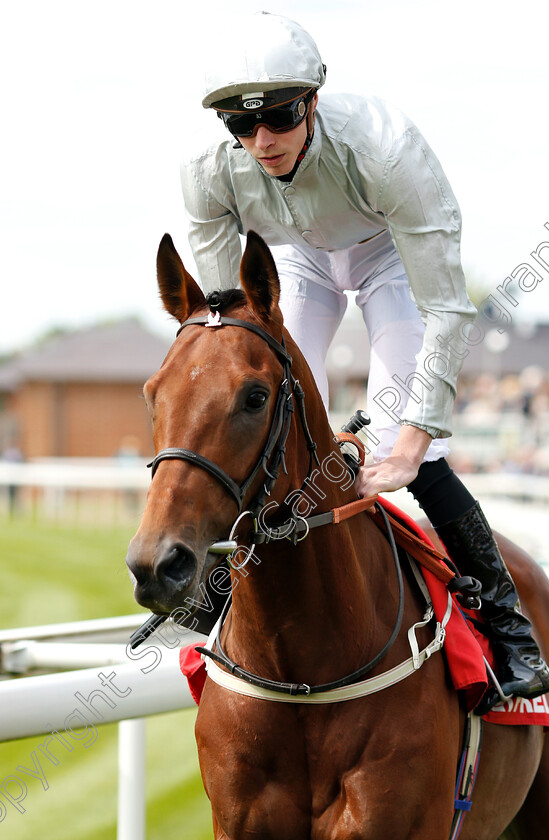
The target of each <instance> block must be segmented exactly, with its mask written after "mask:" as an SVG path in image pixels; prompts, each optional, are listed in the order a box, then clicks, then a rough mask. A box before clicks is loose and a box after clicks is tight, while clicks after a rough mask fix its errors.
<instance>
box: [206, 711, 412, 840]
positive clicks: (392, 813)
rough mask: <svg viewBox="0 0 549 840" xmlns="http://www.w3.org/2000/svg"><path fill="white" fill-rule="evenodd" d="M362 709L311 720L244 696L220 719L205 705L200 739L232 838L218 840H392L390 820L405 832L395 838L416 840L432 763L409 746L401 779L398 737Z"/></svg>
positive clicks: (217, 808) (220, 818) (220, 819)
mask: <svg viewBox="0 0 549 840" xmlns="http://www.w3.org/2000/svg"><path fill="white" fill-rule="evenodd" d="M332 708H333V707H332ZM212 711H213V709H212ZM357 711H358V710H357V708H356V705H355V708H354V709H352V707H351V706H349V707H347V710H346V711H345V712H344V713H342V709H341V708H340V709H339V711H338V714H337V715H334V714H333V712H332V711H331V710H328V709H325V710H324V711H321V710H320V709H315V710H313V715H312V716H311V718H310V720H309V721H308V722H304V718H306V717H307V715H306V714H304V713H303V712H296V710H295V708H290V709H288V707H286V706H283V705H282V704H281V705H279V704H274V703H273V704H266V703H264V702H260V703H257V701H255V704H249V703H246V702H243V703H242V702H240V699H239V698H236V700H235V702H234V704H233V703H230V704H229V708H227V707H226V708H225V709H224V712H223V716H220V715H218V714H217V715H215V714H210V713H209V712H208V710H207V707H206V706H204V705H203V704H202V703H201V709H200V712H199V719H198V720H197V740H198V746H199V754H200V764H201V769H202V774H203V779H204V784H205V788H206V791H207V793H208V796H209V797H210V800H211V802H212V808H213V813H214V817H215V820H216V822H217V823H218V824H219V826H220V831H221V829H222V831H223V833H219V834H216V837H218V838H228V840H238V839H239V838H241V837H247V836H256V835H257V836H259V837H262V838H264V839H265V840H286V838H287V840H302V838H303V840H313V839H314V840H386V838H387V828H388V819H389V822H395V829H396V831H397V832H398V831H399V830H400V828H398V827H397V824H398V825H402V833H401V834H398V833H395V834H394V837H395V838H396V837H399V838H400V837H402V840H404V838H408V836H409V835H408V827H409V826H410V824H413V822H414V821H415V820H417V816H418V815H417V813H416V811H417V807H418V806H417V804H416V803H417V802H418V797H417V796H415V795H414V792H415V787H416V786H417V785H418V784H421V780H420V777H421V776H422V775H423V773H422V770H421V767H424V766H425V762H424V760H423V757H420V754H419V753H418V751H417V749H416V746H417V745H413V746H410V747H409V748H407V747H402V746H401V747H400V750H399V751H400V754H401V755H400V761H401V764H402V767H404V768H407V769H405V772H404V774H399V776H398V778H397V776H396V775H395V773H394V762H395V754H394V753H395V747H394V745H393V744H392V739H391V738H390V737H389V736H388V734H387V732H386V731H378V733H377V734H375V733H376V730H375V728H373V727H372V726H371V723H370V725H367V724H366V722H365V721H364V720H361V719H360V715H358V716H357ZM315 713H316V714H315ZM366 729H369V731H370V734H369V735H368V736H367V735H366V734H365V731H366ZM378 729H379V727H378ZM391 768H393V769H391ZM423 781H424V780H423ZM412 812H413V813H412ZM391 836H393V835H391Z"/></svg>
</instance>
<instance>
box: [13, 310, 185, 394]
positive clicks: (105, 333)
mask: <svg viewBox="0 0 549 840" xmlns="http://www.w3.org/2000/svg"><path fill="white" fill-rule="evenodd" d="M169 346H170V342H169V341H167V340H166V339H164V338H161V337H160V336H158V335H156V334H154V333H152V332H149V330H147V329H146V328H145V327H144V326H143V325H142V324H141V323H140V322H139V321H138V320H136V319H127V320H124V321H117V322H114V323H107V324H100V325H97V326H94V327H89V328H87V329H82V330H78V331H75V332H71V333H66V334H63V335H59V336H55V337H53V338H50V339H48V340H45V341H44V342H41V343H39V344H36V345H33V346H32V347H30V348H28V349H27V350H25V351H23V352H22V353H21V354H20V355H18V356H16V357H15V358H13V359H12V360H10V361H8V362H6V363H5V364H4V365H2V366H1V367H0V390H3V391H12V390H14V389H15V388H16V387H17V386H18V385H19V384H21V383H22V382H25V381H39V382H136V383H143V382H145V380H146V379H148V377H149V376H150V375H151V374H152V373H154V371H155V370H157V369H158V368H159V367H160V365H161V364H162V361H163V359H164V357H165V356H166V353H167V352H168V348H169Z"/></svg>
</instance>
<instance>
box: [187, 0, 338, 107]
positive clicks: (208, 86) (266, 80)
mask: <svg viewBox="0 0 549 840" xmlns="http://www.w3.org/2000/svg"><path fill="white" fill-rule="evenodd" d="M209 52H210V58H209V59H208V61H207V68H208V69H207V71H206V79H205V87H204V98H203V100H202V105H203V107H204V108H210V107H211V106H212V104H213V103H214V102H218V101H219V100H222V99H227V98H229V97H233V96H236V95H239V94H256V95H257V94H260V93H262V92H266V91H271V90H280V89H281V88H295V87H301V88H315V89H318V88H319V87H321V86H322V85H323V84H324V81H325V78H326V77H325V67H324V65H323V64H322V59H321V58H320V54H319V52H318V47H317V46H316V44H315V42H314V41H313V39H312V38H311V36H310V35H309V34H308V32H306V31H305V30H304V29H303V28H302V27H301V26H300V25H299V24H298V23H295V21H293V20H290V19H289V18H286V17H281V16H279V15H271V14H269V13H268V12H258V13H256V14H254V15H251V16H249V17H246V18H243V19H242V20H241V21H240V22H238V23H237V24H236V25H235V29H234V31H233V32H231V34H230V36H228V35H227V32H226V31H225V32H224V33H223V34H221V33H220V34H219V36H218V37H217V38H214V39H212V42H211V44H210V49H209Z"/></svg>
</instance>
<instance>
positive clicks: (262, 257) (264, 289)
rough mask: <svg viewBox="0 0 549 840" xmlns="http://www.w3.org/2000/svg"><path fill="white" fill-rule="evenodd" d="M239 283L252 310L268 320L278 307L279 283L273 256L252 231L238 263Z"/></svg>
mask: <svg viewBox="0 0 549 840" xmlns="http://www.w3.org/2000/svg"><path fill="white" fill-rule="evenodd" d="M240 281H241V283H242V288H243V289H244V292H245V293H246V297H247V298H248V303H249V304H250V306H251V307H252V309H253V310H254V311H255V312H256V313H257V314H258V315H259V316H260V317H261V318H263V319H268V318H269V317H270V316H271V315H272V312H273V309H274V308H275V307H276V306H277V305H278V299H279V297H280V282H279V280H278V272H277V270H276V265H275V261H274V259H273V255H272V254H271V252H270V250H269V248H268V246H267V244H266V243H265V242H264V241H263V239H262V238H261V237H260V236H259V234H257V233H255V231H253V230H250V231H249V232H248V235H247V238H246V249H245V251H244V254H243V257H242V262H241V263H240Z"/></svg>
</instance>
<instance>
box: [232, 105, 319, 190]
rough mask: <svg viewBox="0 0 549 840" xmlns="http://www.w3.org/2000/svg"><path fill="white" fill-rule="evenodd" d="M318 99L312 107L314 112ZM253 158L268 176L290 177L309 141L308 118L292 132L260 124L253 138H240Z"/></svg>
mask: <svg viewBox="0 0 549 840" xmlns="http://www.w3.org/2000/svg"><path fill="white" fill-rule="evenodd" d="M316 102H317V97H316V96H315V98H314V99H313V101H312V102H311V104H310V107H311V108H312V109H313V110H314V109H315V107H316ZM238 139H239V141H240V142H241V143H242V145H243V147H244V148H245V149H246V151H247V152H249V154H251V156H252V157H253V158H254V159H255V160H257V162H258V163H260V164H261V166H262V167H263V169H264V170H265V172H266V173H267V175H275V176H280V175H288V174H289V173H290V172H291V171H292V169H293V168H294V166H295V162H296V160H297V156H298V155H299V153H300V152H301V150H302V148H303V145H304V143H305V140H306V139H307V117H306V118H305V119H304V120H303V122H301V123H300V124H299V125H298V126H296V128H293V129H291V131H283V132H280V131H272V130H271V129H270V128H269V126H268V125H266V124H264V123H260V124H259V126H258V127H257V130H256V131H255V133H254V134H253V136H252V137H239V138H238Z"/></svg>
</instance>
